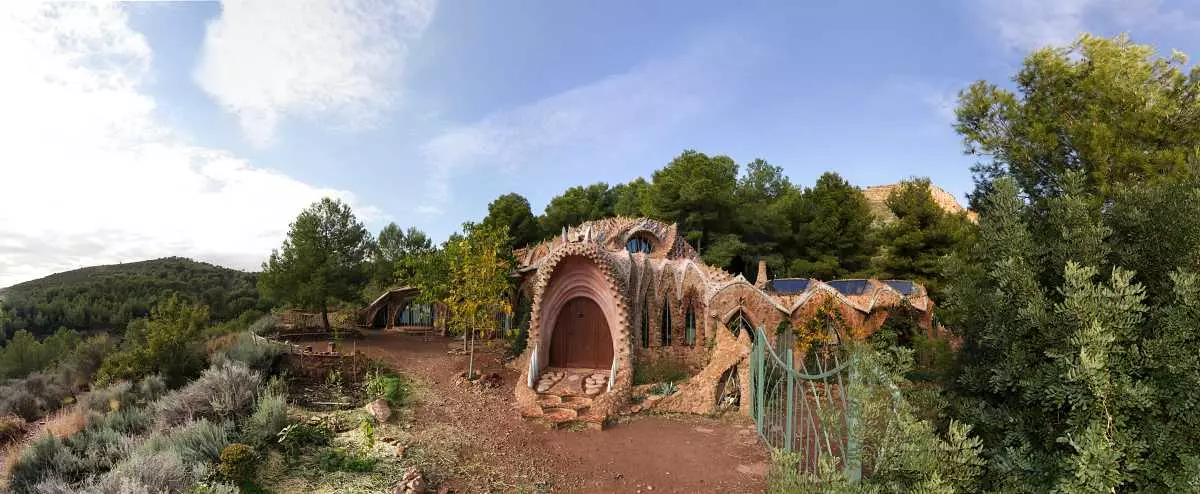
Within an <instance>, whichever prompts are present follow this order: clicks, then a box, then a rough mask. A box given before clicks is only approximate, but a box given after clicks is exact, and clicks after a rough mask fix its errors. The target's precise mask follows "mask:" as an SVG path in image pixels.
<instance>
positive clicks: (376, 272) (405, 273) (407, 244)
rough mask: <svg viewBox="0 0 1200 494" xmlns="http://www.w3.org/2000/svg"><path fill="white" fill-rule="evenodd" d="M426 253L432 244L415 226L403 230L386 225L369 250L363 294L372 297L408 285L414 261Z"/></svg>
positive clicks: (414, 266)
mask: <svg viewBox="0 0 1200 494" xmlns="http://www.w3.org/2000/svg"><path fill="white" fill-rule="evenodd" d="M430 250H433V243H432V242H431V241H430V240H429V236H427V235H425V232H423V231H421V230H418V229H417V228H416V227H409V228H408V230H407V231H406V230H402V229H400V227H399V226H397V225H396V224H395V223H388V224H387V226H385V227H383V229H382V230H380V231H379V237H378V239H377V240H376V241H375V244H374V245H373V246H372V249H371V283H370V285H368V287H367V290H368V292H369V293H367V294H366V295H368V296H369V297H374V296H376V295H378V294H379V292H380V291H381V290H386V289H388V288H392V287H395V286H398V285H407V284H411V283H412V279H413V277H414V273H415V271H416V262H417V258H418V257H419V256H421V255H422V254H424V253H425V252H428V251H430Z"/></svg>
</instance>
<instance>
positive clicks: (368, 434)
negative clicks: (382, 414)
mask: <svg viewBox="0 0 1200 494" xmlns="http://www.w3.org/2000/svg"><path fill="white" fill-rule="evenodd" d="M358 430H359V431H360V432H362V435H363V438H364V439H366V441H367V448H368V449H370V448H374V447H375V426H373V425H371V419H369V418H363V420H362V422H360V423H359V425H358Z"/></svg>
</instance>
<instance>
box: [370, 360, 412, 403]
mask: <svg viewBox="0 0 1200 494" xmlns="http://www.w3.org/2000/svg"><path fill="white" fill-rule="evenodd" d="M363 392H364V393H366V395H367V396H366V398H367V401H372V400H374V399H376V398H383V399H384V400H386V401H387V402H388V404H390V405H393V406H399V405H401V404H403V403H404V400H405V399H407V398H408V385H407V384H405V383H404V381H403V380H402V379H401V378H400V377H399V376H390V375H385V374H383V373H382V372H380V371H379V370H378V369H376V370H375V371H373V372H371V373H369V374H367V378H366V379H365V380H364V381H363Z"/></svg>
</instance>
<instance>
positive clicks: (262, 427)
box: [242, 392, 288, 447]
mask: <svg viewBox="0 0 1200 494" xmlns="http://www.w3.org/2000/svg"><path fill="white" fill-rule="evenodd" d="M287 422H288V418H287V402H286V401H285V400H284V399H283V396H280V395H277V394H272V393H265V392H264V393H263V395H262V396H260V397H259V398H258V403H257V404H256V405H255V406H254V413H252V414H250V418H249V419H247V420H246V424H245V425H244V426H243V427H242V431H243V434H244V435H245V437H246V438H247V440H249V441H250V443H251V444H253V445H255V446H259V447H262V446H267V445H270V444H272V443H275V442H276V438H277V437H278V436H279V431H281V430H283V428H284V427H287V425H288V424H287Z"/></svg>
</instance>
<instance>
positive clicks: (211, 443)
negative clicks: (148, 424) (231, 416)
mask: <svg viewBox="0 0 1200 494" xmlns="http://www.w3.org/2000/svg"><path fill="white" fill-rule="evenodd" d="M229 443H230V440H229V428H228V426H227V425H226V424H216V423H213V422H209V421H208V420H206V419H200V420H197V421H194V422H190V423H188V424H186V425H184V426H182V427H176V428H174V429H170V430H169V431H168V432H167V433H165V434H164V433H161V432H156V433H154V434H151V435H150V437H149V438H147V439H146V441H145V442H144V443H142V445H141V446H140V447H139V448H138V449H139V451H142V452H147V453H153V452H159V451H172V452H174V453H176V454H177V455H178V456H179V457H180V458H181V459H183V461H184V462H185V463H186V464H189V465H191V464H195V463H200V462H206V463H216V462H217V461H218V460H220V459H221V450H222V449H225V446H226V445H228V444H229Z"/></svg>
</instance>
